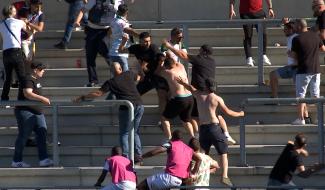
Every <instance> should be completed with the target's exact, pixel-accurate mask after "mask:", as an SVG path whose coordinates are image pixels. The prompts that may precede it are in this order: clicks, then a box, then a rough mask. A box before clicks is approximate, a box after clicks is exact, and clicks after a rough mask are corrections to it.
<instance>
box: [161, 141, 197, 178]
mask: <svg viewBox="0 0 325 190" xmlns="http://www.w3.org/2000/svg"><path fill="white" fill-rule="evenodd" d="M170 144H171V148H170V150H169V152H168V158H167V164H166V170H165V172H166V173H168V174H170V175H173V176H175V177H179V178H187V177H189V174H190V163H191V160H192V156H193V150H192V149H191V148H190V147H188V146H187V145H186V144H184V143H183V142H182V141H180V140H178V141H171V142H170Z"/></svg>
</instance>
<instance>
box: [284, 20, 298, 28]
mask: <svg viewBox="0 0 325 190" xmlns="http://www.w3.org/2000/svg"><path fill="white" fill-rule="evenodd" d="M295 24H296V23H295V22H293V21H290V22H288V23H285V24H284V27H286V28H288V29H294V28H295Z"/></svg>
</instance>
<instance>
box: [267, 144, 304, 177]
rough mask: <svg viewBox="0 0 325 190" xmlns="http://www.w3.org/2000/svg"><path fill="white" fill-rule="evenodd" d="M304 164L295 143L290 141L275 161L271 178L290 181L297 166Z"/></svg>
mask: <svg viewBox="0 0 325 190" xmlns="http://www.w3.org/2000/svg"><path fill="white" fill-rule="evenodd" d="M302 165H303V162H302V158H301V156H300V155H299V154H298V153H297V152H296V151H295V150H294V145H293V144H289V143H288V144H287V146H286V147H285V148H284V150H283V151H282V153H281V155H280V157H279V159H278V160H277V162H276V163H275V166H274V167H273V169H272V171H271V174H270V178H271V179H275V180H279V181H281V182H283V183H288V182H289V181H291V179H292V175H293V173H294V172H295V170H296V168H297V167H299V166H302Z"/></svg>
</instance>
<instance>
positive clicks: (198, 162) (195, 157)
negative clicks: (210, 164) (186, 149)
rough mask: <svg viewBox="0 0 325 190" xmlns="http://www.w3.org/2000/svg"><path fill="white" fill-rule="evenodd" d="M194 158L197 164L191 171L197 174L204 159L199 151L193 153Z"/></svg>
mask: <svg viewBox="0 0 325 190" xmlns="http://www.w3.org/2000/svg"><path fill="white" fill-rule="evenodd" d="M192 160H194V161H195V165H194V168H193V170H192V171H191V173H192V174H196V173H197V172H198V171H199V168H200V165H201V162H202V159H201V157H200V156H199V154H198V153H196V152H194V153H193V156H192Z"/></svg>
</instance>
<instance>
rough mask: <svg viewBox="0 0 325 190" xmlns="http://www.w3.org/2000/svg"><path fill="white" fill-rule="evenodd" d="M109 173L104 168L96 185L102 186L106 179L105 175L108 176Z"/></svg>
mask: <svg viewBox="0 0 325 190" xmlns="http://www.w3.org/2000/svg"><path fill="white" fill-rule="evenodd" d="M107 173H108V171H107V170H102V173H101V174H100V176H99V178H98V179H97V182H96V184H95V187H100V186H102V183H103V181H104V180H105V177H106V175H107Z"/></svg>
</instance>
